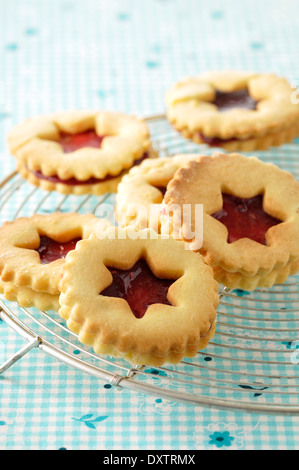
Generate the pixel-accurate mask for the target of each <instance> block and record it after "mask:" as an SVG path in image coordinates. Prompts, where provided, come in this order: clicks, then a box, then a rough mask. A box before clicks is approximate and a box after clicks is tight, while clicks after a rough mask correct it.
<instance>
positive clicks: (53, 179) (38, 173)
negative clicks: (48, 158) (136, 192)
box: [27, 153, 149, 186]
mask: <svg viewBox="0 0 299 470" xmlns="http://www.w3.org/2000/svg"><path fill="white" fill-rule="evenodd" d="M148 157H149V155H148V153H145V154H144V155H143V156H142V157H141V158H139V159H138V160H135V162H134V165H133V166H137V165H140V164H141V163H142V162H143V160H145V159H146V158H148ZM27 170H28V171H30V172H31V173H33V174H34V175H35V176H36V177H37V178H39V179H42V180H46V181H50V182H51V183H55V184H57V183H62V184H65V185H67V186H83V185H86V184H88V185H89V184H98V183H104V182H105V181H109V180H111V179H113V178H115V176H112V175H108V176H106V177H105V178H101V179H99V178H89V179H88V180H84V181H80V180H77V179H76V178H69V179H68V180H63V179H61V178H59V177H58V176H57V175H53V176H45V175H43V174H42V172H41V171H33V170H29V169H28V167H27ZM124 173H125V172H122V173H121V174H120V175H118V176H121V175H122V174H124Z"/></svg>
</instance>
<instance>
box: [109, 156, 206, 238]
mask: <svg viewBox="0 0 299 470" xmlns="http://www.w3.org/2000/svg"><path fill="white" fill-rule="evenodd" d="M196 158H198V155H192V154H190V155H176V156H173V157H164V158H162V157H161V158H156V159H151V160H145V161H144V162H142V163H141V165H139V166H138V167H134V168H132V169H131V170H130V171H129V173H128V174H127V175H125V176H124V177H123V179H122V181H121V183H120V184H119V186H118V190H117V194H116V218H117V222H118V226H119V227H125V226H128V225H133V226H135V227H137V228H138V229H144V228H152V229H153V230H155V231H157V232H159V231H160V210H161V208H162V201H163V197H164V194H165V192H166V188H167V185H168V183H169V181H170V180H171V179H172V178H173V176H174V174H175V172H176V171H177V170H178V169H179V168H181V167H182V166H184V165H186V164H187V163H188V162H189V161H190V160H193V159H196Z"/></svg>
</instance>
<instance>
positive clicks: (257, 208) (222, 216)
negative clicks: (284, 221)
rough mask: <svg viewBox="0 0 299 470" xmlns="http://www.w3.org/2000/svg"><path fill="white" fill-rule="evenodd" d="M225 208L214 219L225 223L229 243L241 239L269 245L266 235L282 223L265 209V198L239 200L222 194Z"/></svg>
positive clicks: (256, 197) (214, 215)
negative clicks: (270, 229)
mask: <svg viewBox="0 0 299 470" xmlns="http://www.w3.org/2000/svg"><path fill="white" fill-rule="evenodd" d="M222 198H223V207H222V209H221V210H220V211H218V212H216V213H215V214H212V217H214V218H215V219H217V220H219V221H220V222H221V223H223V224H224V225H225V226H226V228H227V230H228V239H227V242H228V243H233V242H235V241H237V240H239V239H240V238H250V239H251V240H254V241H256V242H257V243H261V244H262V245H267V243H266V233H267V231H268V230H269V228H271V227H273V226H274V225H278V224H280V223H281V220H278V219H276V218H274V217H272V216H271V215H269V214H267V213H266V212H265V211H264V209H263V196H262V195H259V196H255V197H252V198H249V199H244V198H239V197H237V196H232V195H230V194H222Z"/></svg>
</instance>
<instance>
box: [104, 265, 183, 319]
mask: <svg viewBox="0 0 299 470" xmlns="http://www.w3.org/2000/svg"><path fill="white" fill-rule="evenodd" d="M107 268H108V269H109V271H110V273H111V274H112V277H113V282H112V284H111V285H110V286H109V287H107V288H106V289H105V290H104V291H103V292H101V295H104V296H107V297H118V298H121V299H124V300H126V301H127V302H128V304H129V306H130V308H131V310H132V312H133V314H134V315H135V317H136V318H139V319H140V318H142V317H143V316H144V315H145V313H146V311H147V309H148V307H149V306H150V305H152V304H165V305H171V303H170V302H169V300H168V298H167V293H168V289H169V287H170V286H171V284H173V282H175V281H174V280H170V279H160V278H158V277H156V276H155V275H154V274H153V273H152V271H151V270H150V268H149V266H148V264H147V262H146V261H145V260H144V259H141V260H139V261H137V263H136V264H135V265H134V266H133V267H132V268H130V269H127V270H122V269H117V268H111V267H109V266H107Z"/></svg>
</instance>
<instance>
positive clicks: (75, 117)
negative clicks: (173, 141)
mask: <svg viewBox="0 0 299 470" xmlns="http://www.w3.org/2000/svg"><path fill="white" fill-rule="evenodd" d="M8 146H9V149H10V151H11V153H12V155H14V156H15V157H16V160H17V170H18V171H19V172H20V174H21V175H22V176H23V177H24V178H25V179H27V180H28V181H29V182H30V183H32V184H34V185H35V186H38V187H41V188H42V189H44V190H47V191H54V190H56V191H59V192H61V193H64V194H78V195H80V194H86V193H92V194H97V195H99V194H104V193H106V192H115V191H116V189H117V186H118V184H119V182H120V180H121V178H122V176H123V175H124V174H125V173H126V172H127V171H128V170H129V169H130V168H131V167H133V166H135V165H139V164H140V163H141V162H142V161H143V160H144V159H146V158H153V157H156V156H157V155H156V153H155V152H154V151H153V149H152V147H151V144H150V137H149V131H148V128H147V126H146V123H145V121H144V120H141V119H137V118H136V117H134V116H129V115H125V114H121V113H113V112H108V111H84V110H81V111H65V112H61V113H56V114H52V115H48V116H39V117H35V118H31V119H27V120H26V121H25V122H23V123H22V124H19V125H18V126H16V127H15V128H13V129H12V130H11V132H10V134H9V136H8Z"/></svg>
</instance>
